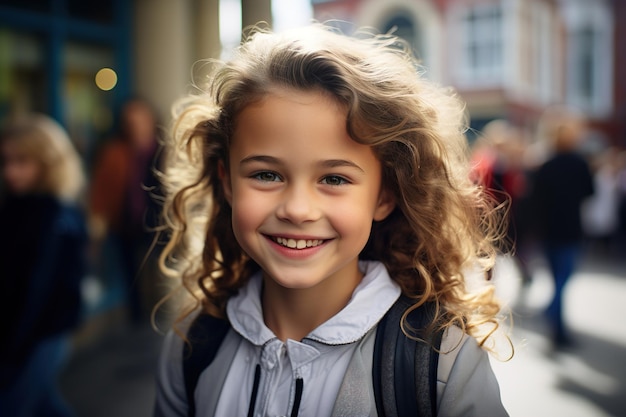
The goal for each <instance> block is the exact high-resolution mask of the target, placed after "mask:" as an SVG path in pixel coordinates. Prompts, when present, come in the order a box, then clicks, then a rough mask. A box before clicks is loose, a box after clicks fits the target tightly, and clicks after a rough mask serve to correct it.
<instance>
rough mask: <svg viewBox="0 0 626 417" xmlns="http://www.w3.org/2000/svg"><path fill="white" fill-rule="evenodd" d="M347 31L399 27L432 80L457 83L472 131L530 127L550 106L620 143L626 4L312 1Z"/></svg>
mask: <svg viewBox="0 0 626 417" xmlns="http://www.w3.org/2000/svg"><path fill="white" fill-rule="evenodd" d="M312 3H313V7H314V14H315V18H316V19H318V20H320V21H326V20H330V19H338V20H339V21H340V22H341V21H349V22H351V23H350V24H347V23H338V25H339V26H341V27H342V29H344V30H346V29H347V30H350V29H351V28H355V27H362V26H370V27H374V28H376V29H377V30H380V31H383V32H385V31H388V30H390V29H392V28H394V27H395V28H396V33H397V34H398V35H399V36H401V37H403V38H405V39H406V40H408V41H409V43H410V44H411V45H412V46H413V48H414V49H415V51H416V54H417V56H418V57H420V58H421V59H422V62H423V63H424V65H425V66H426V68H427V74H428V76H429V77H430V78H432V79H434V80H436V81H440V82H442V83H443V84H447V85H452V86H454V87H455V88H456V89H457V91H458V92H459V93H460V94H461V95H462V96H463V98H464V99H465V100H466V101H467V103H468V110H469V113H470V115H471V126H472V127H473V128H474V129H477V130H480V129H481V128H482V127H483V126H484V125H485V124H486V123H487V122H489V121H490V120H493V119H496V118H503V119H507V120H509V121H511V122H512V123H514V124H516V125H518V126H521V127H530V126H534V125H535V124H536V122H537V120H538V118H539V116H540V115H541V114H542V113H543V111H544V109H545V108H546V107H548V106H550V105H568V106H573V107H575V108H576V109H578V110H580V111H582V112H583V113H584V114H586V115H588V116H589V118H590V119H591V123H592V126H593V128H594V133H595V136H596V139H597V140H598V141H600V142H604V143H606V144H614V145H622V146H625V145H626V125H625V124H624V112H625V111H626V101H625V99H624V81H623V80H622V79H620V78H619V75H620V74H623V73H625V72H626V66H625V63H624V57H623V56H621V55H623V54H619V53H618V45H623V44H624V42H625V38H624V28H622V27H620V25H618V24H617V22H619V21H620V20H619V19H620V18H621V19H622V20H623V19H624V18H625V14H624V13H625V12H624V9H625V6H624V4H623V2H621V1H616V0H613V1H612V0H388V1H384V2H382V1H377V0H312Z"/></svg>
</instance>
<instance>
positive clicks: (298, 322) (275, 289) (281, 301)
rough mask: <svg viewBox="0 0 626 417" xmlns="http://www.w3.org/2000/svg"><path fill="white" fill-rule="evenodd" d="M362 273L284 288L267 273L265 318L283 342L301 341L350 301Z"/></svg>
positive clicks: (264, 304) (264, 280) (265, 279)
mask: <svg viewBox="0 0 626 417" xmlns="http://www.w3.org/2000/svg"><path fill="white" fill-rule="evenodd" d="M362 278H363V274H362V273H361V272H360V271H357V274H355V275H354V276H353V277H346V278H345V279H342V280H341V282H340V283H339V284H340V285H337V283H336V282H322V283H320V284H318V285H316V286H315V287H312V288H305V289H293V288H285V287H282V286H280V285H279V284H277V283H276V282H275V281H274V280H272V279H271V278H269V277H266V276H264V278H263V282H264V288H263V295H262V301H263V319H264V320H265V324H266V325H267V327H268V328H269V329H270V330H272V331H273V332H274V334H275V335H276V336H277V337H278V338H279V339H280V340H282V341H283V342H284V341H286V340H287V339H292V340H298V341H300V340H302V339H304V337H306V336H307V335H308V334H309V333H311V332H312V331H313V330H315V329H316V328H317V327H319V326H320V325H321V324H323V323H324V322H326V321H327V320H329V319H330V318H331V317H333V316H334V315H336V314H337V313H339V312H340V311H341V310H342V309H343V308H344V307H345V306H346V305H347V304H348V302H349V301H350V298H351V297H352V293H353V292H354V289H355V288H356V287H357V285H358V284H359V283H360V282H361V279H362Z"/></svg>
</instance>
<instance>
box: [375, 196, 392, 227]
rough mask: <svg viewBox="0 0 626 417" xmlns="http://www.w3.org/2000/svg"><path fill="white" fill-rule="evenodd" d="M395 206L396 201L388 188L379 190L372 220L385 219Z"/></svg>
mask: <svg viewBox="0 0 626 417" xmlns="http://www.w3.org/2000/svg"><path fill="white" fill-rule="evenodd" d="M394 208H396V202H395V200H394V198H393V196H392V195H391V193H390V192H389V191H388V190H385V189H383V190H381V191H380V195H379V196H378V203H377V205H376V209H375V210H374V220H375V221H377V222H379V221H382V220H385V219H386V218H387V216H389V215H390V214H391V212H392V211H393V209H394Z"/></svg>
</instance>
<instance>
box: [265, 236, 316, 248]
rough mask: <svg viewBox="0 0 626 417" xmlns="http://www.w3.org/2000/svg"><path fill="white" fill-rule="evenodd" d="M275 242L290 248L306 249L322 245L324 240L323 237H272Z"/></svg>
mask: <svg viewBox="0 0 626 417" xmlns="http://www.w3.org/2000/svg"><path fill="white" fill-rule="evenodd" d="M270 238H271V239H272V240H273V241H274V242H276V243H278V244H279V245H281V246H284V247H286V248H289V249H306V248H314V247H316V246H320V245H321V244H323V243H324V242H326V241H325V240H323V239H287V238H284V237H274V236H271V237H270Z"/></svg>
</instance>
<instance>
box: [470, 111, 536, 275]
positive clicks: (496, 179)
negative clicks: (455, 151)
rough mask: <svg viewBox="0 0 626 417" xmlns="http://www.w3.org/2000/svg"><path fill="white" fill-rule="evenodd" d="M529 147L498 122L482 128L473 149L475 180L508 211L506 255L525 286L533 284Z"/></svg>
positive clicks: (512, 128)
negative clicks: (526, 158)
mask: <svg viewBox="0 0 626 417" xmlns="http://www.w3.org/2000/svg"><path fill="white" fill-rule="evenodd" d="M525 150H526V144H525V141H524V137H523V134H522V131H521V129H519V128H517V127H515V126H513V125H511V124H510V123H509V122H508V121H506V120H502V119H495V120H492V121H491V122H489V123H488V124H487V125H485V127H484V128H483V131H482V134H481V136H480V138H479V139H478V140H477V142H476V143H475V144H474V147H473V148H472V176H473V178H474V180H475V181H476V182H478V183H479V184H481V185H482V186H483V187H485V190H486V191H487V192H488V193H489V194H491V196H492V197H493V198H494V199H495V201H496V202H498V203H499V204H501V205H503V206H506V208H507V219H506V220H507V241H506V242H505V245H504V247H503V249H504V251H505V252H510V253H511V254H512V255H514V258H513V259H514V260H515V263H516V265H517V267H518V270H519V272H520V275H521V278H522V283H523V284H525V285H527V284H529V283H530V282H531V273H530V271H529V268H528V263H527V262H528V253H527V249H528V248H527V246H528V244H527V240H528V233H527V232H528V230H529V227H528V215H529V211H528V189H529V184H528V182H529V180H528V175H527V169H526V167H525V166H524V153H525Z"/></svg>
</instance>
